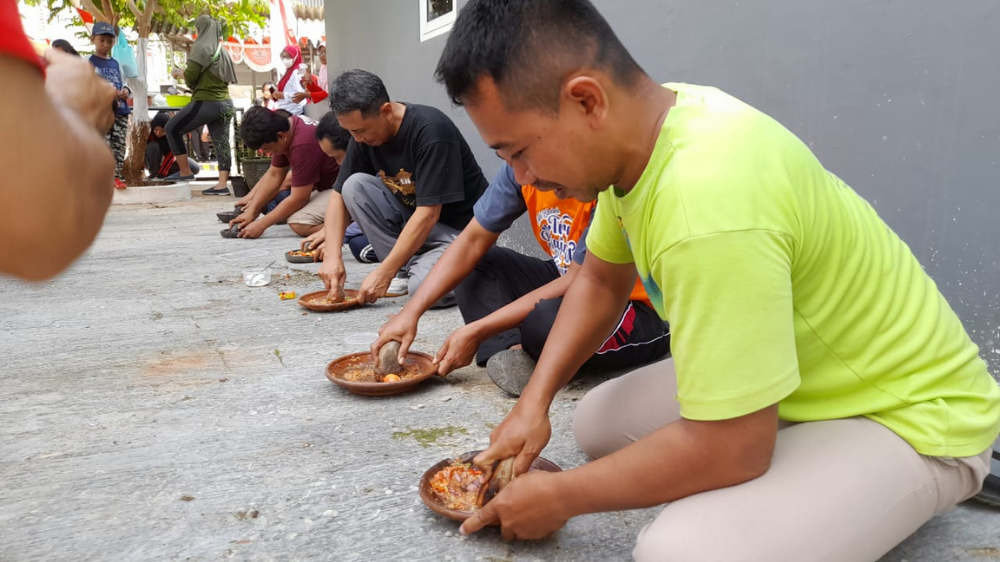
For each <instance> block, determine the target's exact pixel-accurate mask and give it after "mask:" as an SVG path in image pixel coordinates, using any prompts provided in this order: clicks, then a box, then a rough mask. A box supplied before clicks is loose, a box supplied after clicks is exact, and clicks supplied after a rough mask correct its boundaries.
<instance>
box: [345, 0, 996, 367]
mask: <svg viewBox="0 0 1000 562" xmlns="http://www.w3.org/2000/svg"><path fill="white" fill-rule="evenodd" d="M417 1H418V0H367V1H365V2H357V1H349V0H327V12H326V13H327V14H328V20H327V37H328V38H330V40H329V42H328V43H329V48H328V51H329V53H330V59H329V60H330V65H331V70H330V75H331V77H332V76H333V75H334V74H336V72H337V71H338V70H344V69H347V68H355V67H359V68H365V69H368V70H371V71H373V72H376V73H377V74H379V75H380V76H382V77H383V79H384V80H385V82H386V85H387V86H388V88H389V93H390V95H392V96H393V97H394V98H396V99H401V100H406V101H413V102H418V103H426V104H430V105H436V106H437V107H440V108H442V109H444V110H445V111H446V112H451V115H452V116H453V117H454V119H455V121H456V122H457V123H458V125H459V127H460V128H461V130H462V132H463V133H464V134H465V135H466V138H467V139H468V141H469V143H470V145H471V146H472V147H473V150H474V151H475V153H476V156H477V158H478V159H479V163H480V165H482V166H483V169H484V171H485V172H486V173H487V175H488V176H490V177H491V176H492V174H493V173H494V172H495V171H496V169H497V167H498V165H499V161H497V159H496V157H495V156H494V155H493V154H492V153H491V151H490V150H489V149H488V148H487V147H486V146H485V145H484V144H483V143H482V141H481V140H480V139H479V136H478V135H477V133H476V131H475V128H474V127H473V126H472V124H471V122H470V121H469V120H468V118H467V117H466V116H465V115H464V113H463V112H462V111H461V110H459V109H453V108H452V107H451V104H450V103H449V102H448V99H447V97H446V96H445V93H444V90H443V89H442V88H441V87H440V86H439V85H437V84H436V83H435V82H434V79H433V71H434V66H435V64H436V62H437V57H438V55H439V54H440V52H441V49H442V47H443V45H444V42H445V40H446V37H447V36H446V35H444V36H440V37H437V38H435V39H432V40H430V41H427V42H424V43H420V41H419V22H418V4H417ZM596 3H597V5H598V7H599V8H600V9H601V10H602V11H603V12H604V14H605V16H606V17H607V18H608V19H609V20H610V22H611V24H612V26H613V27H614V28H615V30H616V31H617V32H618V34H619V36H620V37H621V38H622V40H623V41H624V43H625V45H626V46H627V47H628V48H629V49H630V50H631V51H632V53H633V55H634V56H635V58H636V59H637V60H638V61H639V63H640V64H641V65H642V66H643V67H644V68H645V69H646V70H647V72H649V73H650V74H651V75H652V76H653V77H654V78H655V79H657V80H659V81H663V82H665V81H683V82H693V83H701V84H711V85H714V86H718V87H720V88H722V89H724V90H726V91H728V92H730V93H732V94H734V95H736V96H738V97H740V98H742V99H743V100H745V101H747V102H749V103H751V104H753V105H755V106H756V107H758V108H760V109H762V110H764V111H765V112H767V113H769V114H770V115H772V116H774V117H776V118H777V119H778V120H779V121H781V122H782V123H784V124H785V125H786V126H787V127H789V128H790V129H791V130H792V131H794V132H795V133H796V134H797V135H799V137H801V138H802V139H803V140H805V141H806V142H807V143H808V144H809V145H810V146H811V147H812V149H813V151H815V152H816V154H817V155H818V156H819V158H820V159H821V160H822V161H823V162H824V164H825V165H826V167H827V168H828V169H830V170H832V171H834V172H835V173H837V174H838V175H839V176H841V177H842V178H843V179H844V180H845V181H847V182H848V183H849V184H851V186H853V187H854V188H855V189H856V190H857V191H858V192H860V193H861V194H862V195H863V196H865V197H866V198H867V199H868V200H869V201H871V202H872V204H873V205H874V206H875V207H876V209H878V211H879V212H880V213H881V215H882V216H883V218H884V219H885V220H886V222H888V223H889V225H890V226H891V227H892V228H893V229H894V230H895V231H896V232H898V233H899V234H900V236H902V238H903V239H904V240H906V241H907V243H909V244H910V247H911V248H912V249H913V251H914V252H915V253H916V255H917V257H918V258H919V259H920V261H921V263H922V264H923V265H924V267H925V268H926V269H927V271H928V272H929V273H930V275H931V276H932V277H933V278H934V279H935V280H936V281H937V283H938V285H939V286H940V287H941V290H942V291H943V292H944V294H945V295H946V296H947V297H948V300H949V301H950V302H951V304H952V306H953V307H954V308H955V309H956V311H957V312H958V314H959V315H960V316H961V317H962V319H963V321H964V322H965V325H966V328H967V329H968V330H969V331H970V333H971V334H972V337H973V339H974V340H975V341H976V342H977V343H978V344H979V345H980V347H981V348H982V351H981V352H982V355H983V356H984V357H985V358H986V359H987V360H988V361H989V362H990V365H991V370H992V371H993V373H994V375H997V374H1000V263H998V262H1000V250H998V243H1000V167H998V165H997V163H998V161H1000V118H998V115H1000V109H998V108H997V102H996V100H995V96H996V94H997V92H998V90H1000V78H998V72H1000V71H998V67H997V65H996V61H995V57H996V53H998V52H1000V34H998V33H996V29H997V28H998V27H1000V3H998V2H996V0H963V1H962V2H960V3H957V4H956V3H948V2H935V1H931V0H918V1H912V0H911V1H904V0H892V1H887V0H881V1H877V2H871V1H869V0H837V1H832V0H824V1H817V2H799V1H795V0H770V1H768V2H747V1H744V2H739V1H735V0H734V1H731V2H702V1H698V0H673V1H663V0H628V1H618V2H612V1H610V0H597V2H596ZM462 4H464V2H460V3H459V5H460V6H461V5H462ZM508 243H509V244H512V245H515V246H518V247H521V248H528V247H532V246H534V242H533V241H532V240H531V239H530V234H528V233H527V232H526V231H525V230H524V229H522V230H520V231H519V232H516V233H515V235H514V236H513V237H512V239H510V240H508Z"/></svg>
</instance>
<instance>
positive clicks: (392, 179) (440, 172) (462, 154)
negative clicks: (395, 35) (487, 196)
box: [333, 103, 487, 230]
mask: <svg viewBox="0 0 1000 562" xmlns="http://www.w3.org/2000/svg"><path fill="white" fill-rule="evenodd" d="M403 105H405V106H406V113H404V114H403V122H402V123H401V124H400V126H399V131H398V132H397V133H396V136H395V138H393V139H392V140H391V141H389V142H387V143H386V144H384V145H382V146H369V145H367V144H361V143H357V142H355V141H354V139H351V142H350V144H349V145H348V146H347V156H346V157H344V162H343V164H341V166H340V177H339V178H338V179H337V182H336V183H335V184H334V185H333V188H334V189H335V190H337V193H340V192H341V190H342V189H343V187H344V181H345V180H346V179H347V178H349V177H350V176H351V174H356V173H364V174H371V175H374V176H378V177H379V178H381V179H382V181H383V182H384V183H385V184H386V186H388V187H389V190H390V191H392V193H393V195H395V196H396V198H397V199H399V201H400V202H401V203H402V204H403V205H404V206H406V207H409V208H411V209H413V208H416V207H426V206H431V205H441V217H440V218H439V219H438V222H440V223H442V224H446V225H448V226H451V227H453V228H456V229H458V230H461V229H463V228H465V226H466V225H467V224H469V221H470V220H472V207H473V205H475V204H476V201H477V200H478V199H479V196H480V195H482V194H483V191H484V190H485V189H486V186H487V181H486V177H485V176H483V171H482V170H481V169H480V168H479V164H478V163H476V159H475V158H474V157H473V156H472V151H471V150H469V144H468V143H466V142H465V138H463V137H462V133H460V132H459V131H458V127H456V126H455V124H454V123H452V122H451V119H448V117H447V116H446V115H445V114H444V113H442V112H441V111H440V110H438V109H436V108H433V107H429V106H426V105H417V104H413V103H407V104H403Z"/></svg>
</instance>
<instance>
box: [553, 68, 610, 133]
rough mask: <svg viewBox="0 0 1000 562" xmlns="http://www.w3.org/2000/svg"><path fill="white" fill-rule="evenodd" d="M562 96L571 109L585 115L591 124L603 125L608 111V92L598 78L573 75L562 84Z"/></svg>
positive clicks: (598, 126)
mask: <svg viewBox="0 0 1000 562" xmlns="http://www.w3.org/2000/svg"><path fill="white" fill-rule="evenodd" d="M562 97H563V99H564V100H566V101H569V103H570V107H571V108H572V109H573V110H575V111H578V112H579V113H580V114H582V115H584V116H586V118H587V119H588V120H590V121H591V124H592V126H595V127H597V128H600V127H601V126H603V123H604V119H605V118H606V117H607V113H608V93H607V91H606V90H605V89H604V86H603V85H602V84H601V82H600V81H599V80H597V79H595V78H594V77H592V76H587V75H578V76H574V77H573V78H570V79H569V80H567V81H566V83H565V84H564V85H563V88H562Z"/></svg>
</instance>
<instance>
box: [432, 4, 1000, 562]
mask: <svg viewBox="0 0 1000 562" xmlns="http://www.w3.org/2000/svg"><path fill="white" fill-rule="evenodd" d="M437 73H438V78H439V79H440V80H441V81H442V82H443V83H444V84H445V86H446V87H447V89H448V93H449V95H450V96H451V97H452V99H454V100H455V101H456V102H458V103H461V104H463V105H464V106H465V107H466V110H467V111H468V114H469V116H470V117H471V118H472V120H473V122H474V123H475V124H476V126H477V128H478V129H479V132H480V134H481V135H482V137H483V139H484V140H485V141H486V142H487V143H488V144H490V146H491V147H493V148H494V149H495V150H496V151H497V154H498V155H499V156H500V157H501V158H503V159H505V160H507V161H508V162H509V163H510V164H511V166H513V168H514V171H515V175H516V176H517V180H518V181H519V182H521V183H531V184H533V185H535V186H537V187H539V188H541V189H552V190H555V191H556V192H557V194H559V195H561V196H572V197H575V198H577V199H580V200H583V201H587V200H593V199H594V198H598V199H599V204H598V206H597V213H596V216H595V218H594V222H593V226H592V229H591V232H590V234H589V236H588V238H587V246H588V248H590V250H591V252H592V255H593V256H594V257H596V258H598V259H595V260H593V263H591V262H589V261H588V262H587V263H586V264H585V265H584V267H583V270H582V271H581V272H580V274H579V276H578V277H577V279H576V280H575V281H574V283H573V284H572V286H571V287H570V288H569V291H568V292H567V295H566V297H565V301H564V307H563V308H562V309H561V310H560V313H559V316H558V318H557V319H556V323H555V326H554V327H553V330H554V331H556V332H559V333H562V334H565V337H564V338H562V339H561V341H560V345H558V346H546V347H545V349H544V350H543V352H542V355H541V357H540V359H539V361H538V364H537V367H536V370H535V373H534V374H533V375H532V377H531V380H530V382H529V383H528V386H527V387H526V388H525V389H524V392H523V393H522V395H521V398H520V400H519V401H518V403H517V405H516V406H515V407H514V408H513V410H512V411H511V412H510V414H509V415H508V416H507V418H506V419H505V420H504V421H503V423H501V424H500V425H499V426H498V427H497V428H496V429H495V430H494V432H493V433H492V435H491V441H492V444H491V446H490V448H489V449H488V450H487V451H485V452H484V453H482V454H481V455H480V456H479V457H478V458H477V459H476V461H477V463H479V464H488V463H489V462H491V461H493V460H495V459H500V458H504V457H509V456H515V455H516V457H517V459H516V462H515V471H516V472H518V473H521V472H523V471H524V470H525V468H526V467H527V466H528V465H529V464H530V462H531V460H532V459H533V458H534V457H536V456H537V455H538V453H539V452H540V451H541V450H542V448H543V447H544V446H545V445H546V443H547V442H548V439H549V437H550V435H551V427H550V425H549V421H548V416H547V413H548V408H549V405H550V404H551V401H552V399H553V396H554V395H555V393H556V392H557V391H558V389H559V388H561V387H562V386H563V384H564V383H565V382H566V381H568V380H569V378H570V377H572V375H573V373H575V371H576V370H577V368H578V367H579V366H580V365H581V364H582V363H583V361H584V360H585V359H586V357H588V356H589V355H590V354H591V353H592V352H593V350H594V349H596V348H597V346H598V345H600V342H601V340H602V338H604V337H605V336H606V334H607V333H608V332H609V330H611V329H612V327H613V326H612V324H613V322H614V320H615V319H616V317H615V315H614V311H616V310H618V309H619V308H621V306H622V305H623V303H624V300H625V299H627V298H628V293H629V286H628V281H629V279H633V278H634V276H635V274H636V271H638V273H639V275H640V276H641V277H642V278H643V280H644V284H645V285H646V289H647V292H648V293H649V296H650V298H651V300H652V302H653V305H654V307H655V308H656V310H657V312H658V313H659V314H660V315H661V316H662V317H663V319H664V320H667V321H669V322H670V324H671V326H672V327H673V330H674V336H673V337H674V340H673V341H674V343H673V354H674V355H673V358H671V359H668V360H666V361H664V362H661V363H657V364H654V365H651V366H648V367H644V368H642V369H639V370H637V371H634V372H633V373H630V374H628V375H625V376H624V377H621V378H619V379H616V380H614V381H609V382H607V383H605V384H603V385H601V386H600V387H598V388H597V389H595V390H594V391H592V392H591V393H590V394H588V395H587V396H586V397H585V398H584V400H583V401H582V402H581V404H580V406H579V407H578V409H577V413H576V424H575V433H576V438H577V441H578V443H579V444H580V446H581V448H583V450H584V451H585V452H587V453H588V454H590V455H591V456H592V457H595V458H598V460H596V461H594V462H592V463H589V464H586V465H584V466H582V467H579V468H576V469H573V470H568V471H565V472H563V473H559V474H541V473H532V474H527V475H525V476H524V477H523V478H519V479H518V480H516V481H514V482H513V483H512V484H511V485H510V486H508V487H507V488H506V489H505V490H504V491H503V492H502V493H501V494H500V495H499V496H498V497H497V498H496V499H495V500H494V501H493V502H491V503H490V504H487V506H486V507H484V508H483V509H482V510H481V511H480V512H479V513H478V514H477V515H476V516H474V517H473V518H471V519H470V520H469V521H467V522H466V523H465V524H464V525H463V527H462V530H463V532H466V533H468V532H474V531H475V530H477V529H479V528H481V527H482V526H483V525H485V524H487V523H489V522H490V521H491V520H497V519H499V521H500V523H501V525H502V529H503V534H504V536H505V537H517V538H537V537H541V536H544V535H546V534H548V533H550V532H552V531H554V530H556V529H558V528H559V527H561V526H562V525H563V524H565V522H566V520H567V519H569V518H570V517H573V516H575V515H579V514H583V513H591V512H598V511H612V510H620V509H630V508H641V507H650V506H656V505H662V504H667V503H669V505H667V506H666V507H665V508H664V509H663V511H662V512H661V514H660V515H659V517H657V519H656V520H655V521H654V522H653V523H651V524H650V525H648V526H647V527H646V528H645V529H644V530H643V531H642V532H641V533H640V535H639V539H638V543H637V545H636V548H635V551H634V555H635V557H636V558H637V559H639V560H661V559H664V560H667V559H668V560H796V561H803V560H830V561H838V562H842V561H849V560H875V559H877V558H878V557H880V556H881V555H882V554H884V553H885V552H887V551H888V550H890V549H891V548H892V547H893V546H895V545H896V544H898V543H899V542H900V541H901V540H902V539H904V538H905V537H906V536H907V535H909V534H910V533H912V532H913V531H914V530H915V529H917V528H918V527H919V526H920V525H921V524H923V523H924V522H926V521H927V520H929V519H930V518H931V517H932V516H933V515H934V514H936V513H939V512H941V511H942V510H945V509H948V508H950V507H951V506H953V505H955V504H956V503H957V502H960V501H962V500H964V499H966V498H968V497H970V496H972V495H973V494H975V493H976V492H977V491H978V490H979V487H980V486H981V484H982V480H983V478H984V477H985V475H986V474H987V472H988V470H989V465H988V455H989V449H990V445H991V443H992V441H993V439H994V437H995V436H996V435H997V433H998V432H1000V388H998V386H997V383H996V382H995V381H994V380H993V378H992V377H991V376H990V374H989V373H988V372H987V370H986V365H985V363H984V362H983V361H982V360H981V359H980V358H979V356H978V348H977V347H976V345H975V344H974V343H973V342H972V341H971V340H970V339H969V337H968V335H967V334H966V332H965V330H964V329H963V327H962V325H961V322H960V321H959V319H958V317H957V316H956V315H955V313H954V312H953V311H952V310H951V308H950V307H949V305H948V303H947V302H946V301H945V300H944V298H943V297H942V296H941V294H940V293H939V292H938V290H937V287H936V286H935V285H934V282H933V281H932V280H931V279H930V278H929V277H928V276H927V275H926V274H925V273H924V272H923V270H922V269H921V268H920V265H919V264H918V263H917V261H916V259H915V258H914V256H913V254H912V253H911V252H910V250H909V248H907V246H906V245H905V244H904V243H903V242H902V241H901V240H900V239H899V238H898V237H897V236H896V235H895V234H894V233H893V232H892V231H891V230H890V229H889V228H888V226H887V225H886V224H885V223H884V222H882V220H881V219H880V218H879V217H878V215H877V214H876V213H875V211H874V210H873V209H872V208H871V206H869V205H868V203H867V202H865V201H864V200H863V199H861V198H860V197H859V196H858V195H857V194H856V193H855V192H854V191H852V190H851V188H850V187H848V186H847V185H845V184H844V183H843V182H841V181H840V180H839V179H838V178H837V177H836V176H834V175H833V174H831V173H830V172H828V171H826V170H825V169H824V168H823V166H822V165H821V164H820V162H819V161H818V160H817V159H816V157H815V156H814V155H813V154H812V153H811V152H810V151H809V149H808V148H807V147H806V146H805V145H804V144H803V143H802V142H801V141H800V140H799V139H798V138H796V137H795V136H794V135H793V134H792V133H791V132H789V131H788V130H786V129H785V128H784V127H782V126H781V125H780V124H779V123H777V122H776V121H774V120H773V119H771V118H769V117H768V116H766V115H764V114H763V113H761V112H759V111H757V110H755V109H754V108H752V107H750V106H748V105H746V104H744V103H743V102H740V101H739V100H737V99H735V98H733V97H731V96H729V95H727V94H725V93H723V92H721V91H719V90H716V89H713V88H706V87H701V86H690V85H685V84H667V85H664V86H660V85H658V84H656V83H655V82H654V81H653V80H652V79H651V78H650V77H649V76H647V75H646V74H645V73H644V72H643V71H642V69H641V68H639V66H638V65H637V64H636V63H635V61H634V60H633V59H632V58H631V56H630V55H629V54H628V52H627V51H626V50H625V49H624V47H623V46H622V45H621V43H620V42H619V41H618V39H617V38H616V37H615V35H614V33H613V32H612V31H611V29H610V27H609V26H608V25H607V22H605V21H604V19H603V18H602V17H601V16H600V14H599V13H597V11H596V9H594V7H593V6H592V5H591V4H590V3H589V2H588V1H587V0H560V1H556V0H508V1H506V2H495V1H492V2H491V1H489V0H470V2H469V3H468V4H467V5H466V6H465V7H464V8H463V9H462V12H461V13H460V15H459V17H458V20H457V22H456V24H455V27H454V29H453V30H452V32H451V36H450V37H449V39H448V44H447V47H446V48H445V52H444V53H443V55H442V57H441V60H440V62H439V64H438V70H437ZM608 186H611V187H610V188H608ZM567 304H568V305H569V306H566V305H567Z"/></svg>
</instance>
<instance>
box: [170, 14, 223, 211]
mask: <svg viewBox="0 0 1000 562" xmlns="http://www.w3.org/2000/svg"><path fill="white" fill-rule="evenodd" d="M194 27H195V29H196V30H197V32H198V37H197V38H196V39H195V41H194V45H192V46H191V52H190V53H189V54H188V63H187V68H185V69H184V72H183V76H184V81H185V82H186V83H187V86H188V88H190V89H191V90H192V92H194V93H193V94H192V96H191V103H189V104H188V105H186V106H185V107H184V108H183V109H181V110H180V111H178V112H177V114H176V115H174V116H173V117H171V118H170V121H168V122H167V127H166V130H167V141H168V142H169V143H170V149H171V151H172V152H173V153H174V158H176V159H177V167H178V168H179V171H178V172H177V173H176V174H171V175H170V176H168V177H167V179H180V180H192V179H194V173H193V172H192V170H191V165H190V163H189V162H188V155H187V147H186V146H185V144H184V135H186V134H187V133H189V132H191V131H195V130H199V131H200V130H201V128H202V127H203V126H204V125H208V131H209V133H210V134H211V135H212V144H213V145H214V147H215V157H216V159H217V160H218V162H219V182H218V183H217V184H216V185H215V186H213V187H210V188H208V189H205V190H203V191H202V193H203V194H205V195H229V188H228V187H227V183H228V181H229V171H230V169H231V168H232V149H231V148H230V146H229V126H230V124H231V123H232V121H233V116H234V115H235V114H236V111H235V109H234V108H233V100H232V98H231V97H230V96H229V85H230V84H235V83H236V68H235V67H234V66H233V61H232V59H230V58H229V53H227V52H226V50H225V49H223V48H222V39H223V38H222V25H220V24H219V22H218V21H216V20H214V19H213V18H212V17H211V16H199V17H198V19H196V20H195V21H194ZM180 76H181V72H180V69H174V78H179V77H180Z"/></svg>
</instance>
